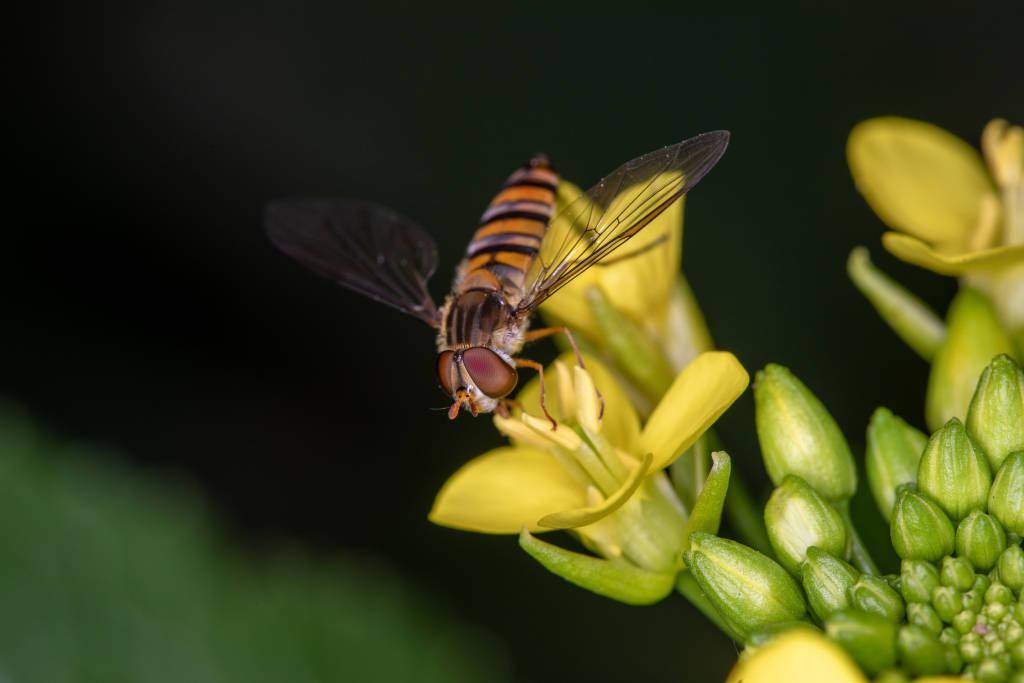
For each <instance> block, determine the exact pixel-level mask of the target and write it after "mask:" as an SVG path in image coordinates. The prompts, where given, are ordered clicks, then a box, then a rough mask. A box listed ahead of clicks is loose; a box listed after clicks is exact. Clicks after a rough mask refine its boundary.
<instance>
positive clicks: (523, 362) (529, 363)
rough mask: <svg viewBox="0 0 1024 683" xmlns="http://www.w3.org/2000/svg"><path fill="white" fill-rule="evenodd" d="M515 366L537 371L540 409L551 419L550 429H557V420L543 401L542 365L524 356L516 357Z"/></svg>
mask: <svg viewBox="0 0 1024 683" xmlns="http://www.w3.org/2000/svg"><path fill="white" fill-rule="evenodd" d="M515 361H516V367H517V368H530V369H531V370H536V371H537V377H538V378H539V379H540V409H541V410H543V411H544V416H545V417H546V418H548V420H550V421H551V431H555V430H556V429H558V422H556V421H555V418H553V417H551V413H549V412H548V406H547V404H546V403H545V402H544V391H545V390H544V366H543V365H541V364H540V363H538V362H537V361H535V360H527V359H525V358H516V359H515Z"/></svg>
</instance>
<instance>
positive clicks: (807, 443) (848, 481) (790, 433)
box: [754, 364, 857, 501]
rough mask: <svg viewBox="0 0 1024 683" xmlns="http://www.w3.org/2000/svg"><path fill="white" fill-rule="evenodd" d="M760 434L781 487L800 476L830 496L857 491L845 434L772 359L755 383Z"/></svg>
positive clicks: (838, 497)
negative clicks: (788, 479) (790, 477)
mask: <svg viewBox="0 0 1024 683" xmlns="http://www.w3.org/2000/svg"><path fill="white" fill-rule="evenodd" d="M754 402H755V417H756V419H757V438H758V440H759V442H760V444H761V453H762V456H763V457H764V464H765V468H766V469H767V470H768V475H769V476H770V477H771V479H772V482H773V483H774V484H775V485H776V486H777V485H779V484H780V483H781V482H782V480H783V479H785V478H786V475H789V474H795V475H797V476H799V477H802V478H803V480H804V481H806V482H807V483H808V484H810V485H811V486H812V487H813V488H814V490H816V491H817V492H818V493H820V494H821V495H823V496H825V497H826V498H828V499H829V500H834V501H836V500H846V499H848V498H849V497H850V496H852V495H853V493H854V491H856V490H857V470H856V468H855V467H854V464H853V455H852V454H851V453H850V447H849V445H848V444H847V443H846V438H845V437H844V436H843V433H842V432H841V431H839V425H837V424H836V421H835V420H834V419H833V418H832V415H830V414H829V412H828V410H826V409H825V406H824V405H822V403H821V401H819V400H818V398H817V397H816V396H815V395H814V394H812V393H811V391H810V390H809V389H808V388H807V387H806V386H804V384H803V382H801V381H800V380H799V379H797V378H796V376H795V375H793V373H792V372H790V371H789V370H788V369H786V368H784V367H782V366H781V365H774V364H769V365H768V366H767V367H765V369H764V370H762V371H761V372H759V373H757V378H756V380H755V382H754Z"/></svg>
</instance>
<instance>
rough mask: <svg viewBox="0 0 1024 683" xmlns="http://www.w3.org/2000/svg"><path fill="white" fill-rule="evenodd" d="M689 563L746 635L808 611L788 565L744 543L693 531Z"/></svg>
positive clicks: (713, 598)
mask: <svg viewBox="0 0 1024 683" xmlns="http://www.w3.org/2000/svg"><path fill="white" fill-rule="evenodd" d="M686 564H687V565H688V566H689V568H690V571H691V572H692V573H693V577H694V578H695V579H696V580H697V583H698V584H700V587H701V589H702V590H703V591H704V593H705V595H707V597H708V599H709V600H710V601H711V602H712V604H714V606H715V607H716V608H717V609H718V611H719V613H721V615H722V616H723V617H724V618H725V619H726V621H728V622H729V623H730V624H731V625H732V626H733V627H734V628H735V630H736V631H737V633H739V635H740V636H742V637H743V638H747V637H748V636H750V634H752V633H755V632H757V631H760V630H762V629H764V628H765V627H766V626H768V625H770V624H773V623H775V622H779V621H796V620H799V619H802V618H803V617H804V615H805V614H806V612H807V607H806V605H805V603H804V599H803V596H802V595H801V594H800V587H799V586H798V585H797V583H796V581H794V580H793V577H792V576H790V575H789V574H788V573H786V570H785V569H783V568H782V567H781V566H779V565H778V564H776V563H775V562H774V561H773V560H771V559H770V558H768V557H765V556H764V555H762V554H761V553H759V552H757V551H756V550H753V549H752V548H748V547H747V546H745V545H743V544H742V543H737V542H736V541H731V540H729V539H725V538H719V537H718V536H713V535H711V534H706V533H703V532H698V533H694V534H692V535H691V536H690V551H689V552H688V553H687V555H686Z"/></svg>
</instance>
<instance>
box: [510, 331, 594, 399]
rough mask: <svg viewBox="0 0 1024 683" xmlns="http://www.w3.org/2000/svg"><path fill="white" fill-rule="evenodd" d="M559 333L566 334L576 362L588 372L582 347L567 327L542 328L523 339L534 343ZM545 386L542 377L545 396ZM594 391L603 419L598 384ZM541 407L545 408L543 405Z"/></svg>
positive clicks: (530, 332) (529, 333)
mask: <svg viewBox="0 0 1024 683" xmlns="http://www.w3.org/2000/svg"><path fill="white" fill-rule="evenodd" d="M559 333H564V334H565V338H566V339H568V340H569V346H571V347H572V352H573V353H575V354H576V362H577V363H579V366H580V367H581V368H583V369H584V370H586V369H587V366H586V365H584V364H583V354H581V353H580V347H578V346H576V340H575V339H573V336H572V332H571V331H570V330H569V328H568V327H566V326H565V325H559V326H558V327H542V328H540V329H538V330H531V331H529V332H527V333H526V336H524V337H523V339H524V340H525V341H528V342H532V341H536V340H538V339H543V338H544V337H550V336H551V335H553V334H559ZM543 386H544V384H543V376H542V377H541V387H542V389H541V393H542V394H543ZM594 390H595V391H596V392H597V400H598V401H599V402H600V403H601V410H600V412H599V413H598V418H602V417H604V396H602V395H601V390H600V389H598V388H597V385H596V384H595V385H594ZM541 405H542V406H543V403H542V404H541Z"/></svg>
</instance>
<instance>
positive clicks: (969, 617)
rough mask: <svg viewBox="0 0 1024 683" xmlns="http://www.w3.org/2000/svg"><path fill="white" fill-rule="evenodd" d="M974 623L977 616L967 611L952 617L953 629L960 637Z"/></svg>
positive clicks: (976, 621) (968, 630)
mask: <svg viewBox="0 0 1024 683" xmlns="http://www.w3.org/2000/svg"><path fill="white" fill-rule="evenodd" d="M949 590H952V589H949ZM959 597H960V596H959V595H958V596H957V599H959ZM936 611H937V610H936ZM976 623H978V615H977V614H975V613H974V612H972V611H971V610H969V609H965V610H961V611H960V612H957V615H956V616H955V617H953V628H955V629H956V630H957V631H958V632H959V633H960V634H961V635H963V634H965V633H969V632H970V630H971V629H972V628H974V625H975V624H976ZM961 654H963V653H961Z"/></svg>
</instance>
